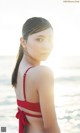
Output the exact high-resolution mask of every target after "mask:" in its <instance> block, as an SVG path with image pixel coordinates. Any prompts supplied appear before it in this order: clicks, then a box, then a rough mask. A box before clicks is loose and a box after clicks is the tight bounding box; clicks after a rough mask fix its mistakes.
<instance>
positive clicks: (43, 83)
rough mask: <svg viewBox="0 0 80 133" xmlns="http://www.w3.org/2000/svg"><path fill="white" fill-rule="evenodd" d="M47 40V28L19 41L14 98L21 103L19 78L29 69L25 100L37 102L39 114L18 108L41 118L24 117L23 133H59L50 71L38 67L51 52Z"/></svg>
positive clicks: (50, 31) (50, 45)
mask: <svg viewBox="0 0 80 133" xmlns="http://www.w3.org/2000/svg"><path fill="white" fill-rule="evenodd" d="M43 36H44V37H45V38H44V39H43ZM49 37H50V38H51V37H52V30H51V29H50V28H49V29H47V30H45V31H42V32H39V33H36V34H33V35H31V36H30V37H29V38H28V40H27V41H25V40H24V39H23V38H21V39H20V41H21V45H22V46H23V49H24V56H23V59H22V61H21V63H20V65H19V70H18V78H17V87H16V97H17V99H19V100H24V97H23V87H22V86H23V82H22V81H23V75H24V72H25V71H26V70H27V69H28V68H29V67H30V66H32V68H31V69H30V70H29V71H28V73H27V75H26V85H25V93H26V100H27V101H29V102H32V103H37V102H39V103H40V107H41V113H39V112H34V111H30V110H27V109H25V108H22V107H19V108H20V109H21V110H23V111H25V112H28V113H31V114H42V118H35V117H31V116H26V118H27V119H28V121H29V123H30V124H29V127H28V129H26V127H25V131H24V133H60V130H59V127H58V123H57V118H56V113H55V106H54V94H53V92H54V90H53V89H54V87H53V86H54V78H53V74H52V71H51V70H50V68H48V67H46V66H41V65H40V62H41V61H42V60H46V59H47V57H48V55H49V54H50V52H51V49H52V41H50V40H49ZM47 38H48V39H47Z"/></svg>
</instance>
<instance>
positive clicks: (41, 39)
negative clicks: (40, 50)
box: [36, 38, 44, 42]
mask: <svg viewBox="0 0 80 133" xmlns="http://www.w3.org/2000/svg"><path fill="white" fill-rule="evenodd" d="M36 40H37V41H38V42H42V41H43V40H44V39H43V38H37V39H36Z"/></svg>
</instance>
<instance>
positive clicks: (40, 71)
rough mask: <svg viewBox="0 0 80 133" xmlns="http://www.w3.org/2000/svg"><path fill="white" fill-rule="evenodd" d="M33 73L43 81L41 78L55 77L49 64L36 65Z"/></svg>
mask: <svg viewBox="0 0 80 133" xmlns="http://www.w3.org/2000/svg"><path fill="white" fill-rule="evenodd" d="M33 75H34V77H35V78H36V79H37V80H39V81H41V80H43V79H44V80H46V79H47V78H48V79H49V78H52V79H53V77H54V75H53V71H52V69H50V68H49V67H47V66H36V67H34V68H33Z"/></svg>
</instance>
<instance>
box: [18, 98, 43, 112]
mask: <svg viewBox="0 0 80 133" xmlns="http://www.w3.org/2000/svg"><path fill="white" fill-rule="evenodd" d="M17 104H18V106H21V107H23V108H26V109H28V110H32V111H36V112H41V109H40V104H39V103H31V102H28V101H21V100H18V99H17Z"/></svg>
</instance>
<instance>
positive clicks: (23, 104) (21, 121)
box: [16, 67, 42, 133]
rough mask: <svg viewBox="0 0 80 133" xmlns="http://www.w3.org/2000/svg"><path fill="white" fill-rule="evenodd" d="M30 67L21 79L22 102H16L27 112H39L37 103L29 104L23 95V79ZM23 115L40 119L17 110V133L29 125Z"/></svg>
mask: <svg viewBox="0 0 80 133" xmlns="http://www.w3.org/2000/svg"><path fill="white" fill-rule="evenodd" d="M30 68H31V67H29V68H28V69H27V70H26V72H25V73H24V77H23V94H24V99H25V100H24V101H22V100H18V99H17V105H18V106H21V107H23V108H26V109H28V110H31V111H35V112H41V109H40V104H39V103H31V102H28V101H27V100H26V95H25V77H26V73H27V71H28V70H29V69H30ZM25 115H28V116H31V117H37V118H40V117H42V115H34V114H29V113H27V112H24V111H21V110H20V109H19V108H18V112H17V114H16V118H17V119H19V133H24V127H25V126H27V125H28V124H29V122H28V120H27V118H26V117H25Z"/></svg>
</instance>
